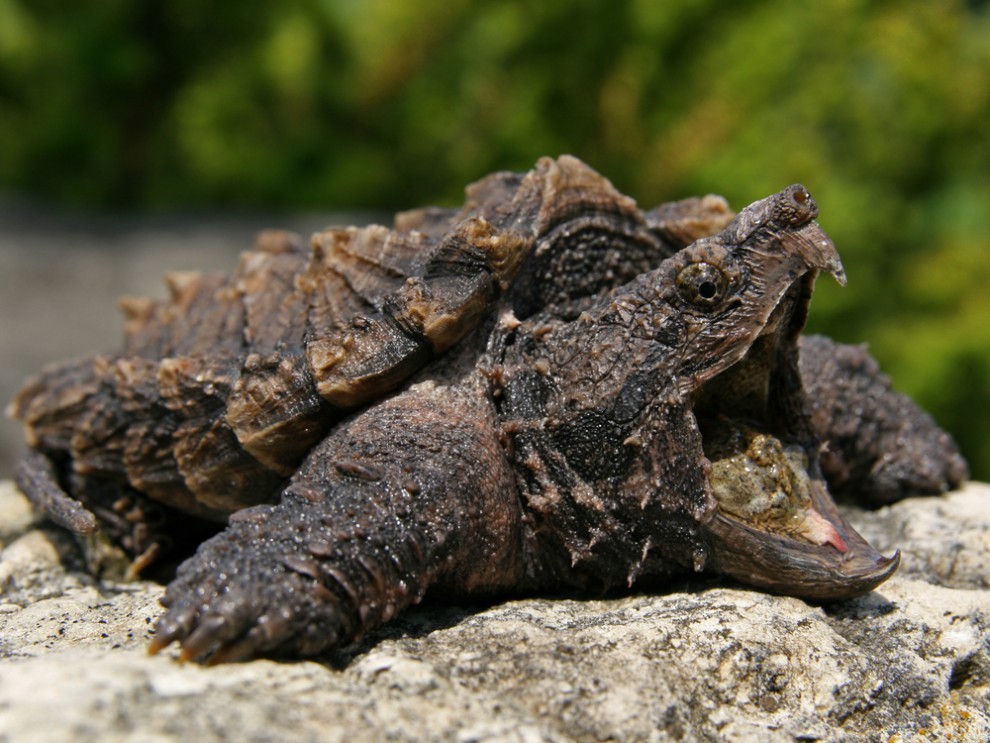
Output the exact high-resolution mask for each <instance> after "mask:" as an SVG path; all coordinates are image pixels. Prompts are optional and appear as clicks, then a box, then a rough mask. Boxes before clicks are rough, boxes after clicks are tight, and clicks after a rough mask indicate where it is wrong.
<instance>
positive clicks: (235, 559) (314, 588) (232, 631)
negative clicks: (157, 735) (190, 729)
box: [148, 523, 355, 664]
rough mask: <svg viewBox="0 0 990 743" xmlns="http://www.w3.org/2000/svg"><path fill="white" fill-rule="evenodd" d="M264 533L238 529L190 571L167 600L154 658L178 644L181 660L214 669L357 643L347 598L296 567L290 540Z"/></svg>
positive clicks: (184, 569) (189, 564)
mask: <svg viewBox="0 0 990 743" xmlns="http://www.w3.org/2000/svg"><path fill="white" fill-rule="evenodd" d="M260 531H261V530H259V529H258V528H257V525H246V524H243V523H238V524H233V525H231V527H229V528H228V529H227V531H225V532H223V533H221V534H219V535H217V536H216V537H214V538H212V539H210V540H209V541H207V542H205V543H204V544H203V545H202V546H201V547H200V549H199V550H198V551H197V553H196V555H195V556H194V557H192V558H191V559H189V560H187V561H186V562H185V563H183V565H182V566H181V567H180V568H179V571H178V574H177V576H176V578H175V580H174V581H173V582H172V583H171V584H170V585H169V586H168V589H167V591H166V593H165V597H164V598H163V599H162V603H163V604H165V606H166V607H167V608H166V611H165V613H164V614H163V615H162V617H161V618H160V619H159V620H158V622H157V624H156V625H155V637H154V639H153V640H152V641H151V644H150V646H149V648H148V651H149V652H150V653H152V654H154V653H158V652H160V651H161V650H162V649H164V648H166V647H168V646H169V645H171V644H172V643H173V642H177V643H179V644H180V646H181V648H182V649H181V652H180V655H179V657H180V659H181V660H195V661H206V662H208V663H211V664H212V663H221V662H228V661H237V660H243V659H246V658H251V657H255V656H259V655H292V656H301V655H313V654H316V653H318V652H320V651H321V650H324V649H326V648H328V647H331V646H333V645H336V644H338V643H339V642H341V641H345V640H348V639H351V637H353V635H354V634H355V631H354V630H355V627H354V624H355V622H354V620H353V618H351V617H350V616H349V614H350V612H348V611H347V610H346V609H345V606H344V604H343V602H342V601H341V597H340V596H338V595H337V594H335V593H334V592H332V591H331V590H329V589H327V588H325V587H324V586H323V585H322V584H321V583H320V582H319V581H318V580H317V579H316V578H315V577H313V576H311V575H306V574H305V573H304V572H301V571H300V570H299V569H293V568H292V567H290V566H291V565H293V564H295V563H296V562H297V561H294V560H293V559H292V557H291V552H290V551H288V550H287V548H288V549H291V547H290V546H289V545H291V535H288V536H289V539H287V540H285V541H284V542H283V541H281V540H279V539H277V538H276V539H272V538H271V537H270V536H268V535H265V536H263V535H262V534H261V533H260ZM252 532H257V533H252Z"/></svg>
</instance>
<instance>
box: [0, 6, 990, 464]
mask: <svg viewBox="0 0 990 743" xmlns="http://www.w3.org/2000/svg"><path fill="white" fill-rule="evenodd" d="M988 39H990V12H988V9H987V3H985V2H976V1H971V2H968V3H967V2H961V1H960V0H956V1H955V2H953V1H952V0H947V1H946V2H942V3H930V2H924V1H922V0H904V1H903V2H890V1H887V2H877V1H875V0H874V1H871V2H868V1H867V0H824V1H823V2H820V3H792V2H787V1H786V0H767V1H766V2H755V1H754V0H748V1H744V2H740V3H734V4H726V3H719V2H715V1H714V0H682V1H681V2H676V3H662V2H656V0H616V2H611V3H601V2H597V1H594V0H566V1H565V0H545V1H544V2H540V3H533V2H524V0H491V1H490V2H469V1H468V0H420V2H417V3H408V2H403V0H284V2H281V3H277V4H276V3H235V2H230V1H229V0H228V1H227V2H223V1H221V2H216V3H201V2H194V0H172V1H171V2H163V1H162V0H142V1H141V2H126V1H125V0H100V2H97V3H90V4H71V3H64V2H59V1H57V0H32V1H31V2H28V0H0V183H2V184H3V187H4V188H6V189H8V190H12V191H18V192H22V193H27V194H33V195H36V196H38V197H41V198H43V199H46V200H49V201H54V202H59V203H63V204H67V205H72V206H76V207H87V208H99V209H111V208H144V209H163V208H186V207H190V206H200V205H209V206H211V207H214V208H216V207H232V208H264V209H269V210H270V209H273V208H291V209H296V210H298V209H319V210H327V209H337V208H345V207H366V208H405V207H409V206H413V205H418V204H423V203H426V202H438V201H439V202H446V203H453V202H456V201H457V200H458V199H459V198H460V193H461V189H462V187H463V185H464V184H465V183H467V182H469V181H471V180H473V179H475V178H477V177H479V176H481V175H483V174H485V173H487V172H489V171H491V170H496V169H506V168H509V169H520V170H521V169H526V168H529V167H530V166H531V165H532V164H533V162H534V161H535V160H536V159H537V158H538V157H539V156H541V155H544V154H559V153H561V152H571V153H574V154H576V155H578V156H580V157H582V158H584V159H585V160H587V161H588V162H589V163H590V164H592V165H593V166H595V167H596V168H598V169H599V170H601V171H602V172H604V173H605V174H606V175H608V176H609V177H610V178H612V179H613V181H614V182H615V183H616V185H617V186H619V188H620V189H622V190H624V191H626V192H628V193H631V194H632V195H634V196H636V198H637V199H638V200H639V201H640V202H641V203H643V204H644V205H652V204H654V203H656V202H659V201H662V200H664V199H669V198H675V197H679V196H684V195H687V194H693V193H703V192H708V191H714V192H718V193H722V194H724V195H726V196H727V197H728V198H729V199H730V201H731V202H732V203H733V204H735V205H737V206H741V205H743V204H745V203H747V202H749V201H751V200H753V199H756V198H759V197H761V196H764V195H766V194H767V193H770V192H772V191H776V190H778V189H779V188H781V187H782V186H784V185H786V184H788V183H791V182H794V181H802V182H804V183H805V184H806V185H807V186H808V187H809V189H810V190H811V191H812V193H813V194H814V195H815V196H816V199H817V200H818V202H819V204H820V206H821V209H822V222H823V223H824V225H825V226H826V228H827V229H828V230H829V232H830V233H831V234H832V235H833V237H834V238H835V240H836V243H837V244H838V245H839V248H840V250H841V252H842V255H843V257H844V259H845V261H846V267H847V271H848V273H849V276H850V285H849V288H847V289H844V290H841V291H840V290H838V288H837V287H834V286H831V285H830V284H829V282H827V281H823V282H822V283H821V288H820V291H819V293H818V295H817V297H816V307H815V310H814V312H813V313H812V315H813V321H812V322H813V329H814V330H820V331H824V332H828V333H830V334H832V335H834V336H837V337H838V338H840V339H842V340H846V341H851V342H859V341H866V340H869V341H870V343H871V347H872V349H873V350H874V352H875V353H876V354H877V355H878V356H879V357H880V358H881V361H882V362H883V363H884V365H885V367H886V368H887V369H888V370H889V371H890V373H891V375H892V377H893V378H894V379H895V382H896V384H897V386H898V387H899V388H900V389H903V390H904V391H906V392H909V393H910V394H912V395H913V396H915V397H916V398H918V399H919V400H920V401H921V402H922V403H923V404H925V405H926V406H928V407H929V408H930V409H932V410H933V411H934V412H935V414H936V416H937V417H938V418H939V420H940V421H941V422H943V423H944V424H946V425H947V426H949V427H950V428H951V429H952V430H953V431H954V432H955V433H956V434H957V436H958V438H959V439H960V440H961V442H962V443H963V445H964V448H965V449H966V453H967V454H968V456H969V457H970V459H971V461H972V462H973V464H974V465H975V469H976V472H977V474H979V475H980V476H981V477H983V478H984V479H990V415H988V413H987V411H988V410H990V292H988V291H987V290H986V287H987V286H990V128H988V122H990V42H988Z"/></svg>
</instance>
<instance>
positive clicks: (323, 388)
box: [10, 156, 966, 661]
mask: <svg viewBox="0 0 990 743" xmlns="http://www.w3.org/2000/svg"><path fill="white" fill-rule="evenodd" d="M816 216H817V207H816V206H815V204H814V202H813V201H812V200H811V198H810V196H809V195H808V194H807V192H806V191H805V190H804V189H803V188H802V187H800V186H792V187H790V188H788V189H785V190H784V191H782V192H780V193H779V194H776V195H774V196H772V197H769V198H767V199H764V200H762V201H759V202H756V203H755V204H752V205H750V206H749V207H747V208H746V209H744V210H743V211H742V212H741V213H740V214H739V215H736V216H735V217H734V216H733V215H732V213H731V212H730V211H729V210H728V208H727V207H726V205H725V202H724V201H723V200H721V199H719V198H718V197H705V198H703V199H687V200H684V201H680V202H675V203H673V204H666V205H663V206H661V207H658V208H656V209H654V210H652V211H648V212H641V211H640V210H639V209H638V208H637V207H636V205H635V203H634V202H632V200H631V199H629V198H628V197H625V196H622V195H621V194H619V193H618V192H617V191H615V189H614V188H613V187H612V186H611V184H609V183H608V181H606V180H605V179H604V178H602V177H601V176H599V175H598V174H597V173H594V171H592V170H591V169H590V168H588V167H587V166H585V165H584V164H583V163H581V162H579V161H577V160H575V159H574V158H569V157H566V156H565V157H562V158H560V159H559V160H556V161H554V160H549V159H544V160H541V161H540V162H539V163H538V164H537V167H536V168H535V169H534V170H533V171H531V172H530V173H528V174H524V175H517V174H508V173H499V174H495V175H493V176H489V177H488V178H486V179H484V180H482V181H480V182H478V183H476V184H474V185H472V186H470V187H469V188H468V191H467V200H466V203H465V206H464V207H463V208H462V209H460V210H444V209H425V210H419V211H415V212H407V213H403V214H400V215H398V216H397V217H396V221H395V228H394V229H393V230H388V229H385V228H383V227H369V228H362V229H355V228H349V229H346V230H329V231H327V232H324V233H319V234H317V235H315V236H314V237H313V239H312V242H311V246H310V248H309V249H306V248H305V247H304V246H303V243H302V241H301V240H300V239H299V238H298V237H296V236H293V235H287V234H285V233H275V232H273V233H266V234H264V235H262V236H261V237H260V238H259V241H258V244H257V245H256V246H255V249H254V250H253V251H250V252H248V253H245V254H244V257H243V258H242V261H241V265H240V266H239V268H238V270H237V271H236V272H235V273H234V274H233V275H231V276H200V275H196V274H181V275H173V276H171V277H169V279H168V283H169V287H170V290H171V294H172V296H171V299H170V300H169V301H168V302H164V303H156V302H151V301H148V300H140V299H128V300H124V302H123V303H122V304H123V309H124V311H125V313H126V315H127V317H128V321H127V326H126V340H125V344H124V348H123V350H122V352H121V353H119V354H115V355H101V356H96V357H92V358H89V359H83V360H81V361H76V362H70V363H67V364H63V365H58V366H54V367H51V368H48V369H46V370H44V371H43V372H42V373H41V374H40V375H39V376H38V377H36V378H34V379H33V380H31V381H29V383H28V384H27V385H26V386H25V388H24V390H22V392H21V393H20V394H19V395H18V397H17V398H16V399H15V400H14V401H13V403H12V404H11V407H10V412H11V413H12V414H13V415H14V416H15V417H17V418H19V419H21V420H23V421H24V422H25V425H26V429H27V434H28V441H29V443H30V445H31V447H32V451H31V453H30V454H29V455H28V456H27V457H26V458H25V460H24V462H23V463H22V465H21V467H20V469H19V471H18V482H19V483H20V485H21V487H22V488H23V489H24V490H25V492H27V494H28V495H29V497H31V498H32V500H33V502H34V503H35V505H36V506H37V507H38V508H39V509H40V510H41V511H43V512H44V513H46V514H47V515H48V516H49V517H50V518H51V519H52V520H54V521H55V522H57V523H59V524H61V525H62V526H65V527H66V528H69V529H71V530H73V531H75V532H77V533H81V534H88V533H93V532H95V531H97V530H102V531H104V532H105V533H107V534H108V535H109V536H110V537H111V538H112V539H114V540H115V541H117V542H119V543H120V544H121V545H122V546H123V547H124V548H125V549H126V550H128V552H129V553H130V554H131V555H133V556H134V559H135V572H137V571H139V570H140V569H143V568H144V567H146V566H147V565H150V564H153V563H154V562H155V561H156V560H158V559H159V558H160V555H161V554H162V553H164V552H166V551H167V547H168V545H169V544H170V543H173V542H176V541H179V542H181V541H182V537H183V536H186V537H187V538H195V537H193V536H192V535H198V534H200V533H201V531H200V530H201V529H202V527H203V525H204V524H207V523H208V522H210V521H212V522H216V523H217V524H221V523H224V522H226V528H224V529H223V530H222V531H220V533H218V534H217V535H216V536H214V537H213V538H211V539H208V540H207V541H205V542H203V543H202V545H201V546H200V547H199V549H198V551H197V553H196V554H195V556H193V557H192V558H191V559H189V560H188V561H187V562H186V563H184V564H183V565H182V566H181V567H180V568H179V570H178V574H177V575H176V577H175V580H174V581H173V582H172V583H171V584H170V585H169V587H168V591H167V593H166V597H165V600H164V602H165V604H166V607H167V610H166V612H165V614H164V615H163V617H162V618H161V619H160V621H159V623H158V625H157V634H156V638H155V640H154V642H153V644H152V649H153V650H159V649H161V648H163V647H165V646H167V645H168V644H170V643H171V642H173V641H177V642H179V643H181V645H182V653H183V656H184V657H187V658H196V659H210V660H213V661H218V660H230V659H237V658H245V657H251V656H254V655H258V654H279V655H312V654H315V653H319V652H321V651H323V650H326V649H328V648H332V647H338V646H341V645H344V644H347V643H350V642H353V641H355V640H357V639H358V638H360V637H361V636H362V635H363V634H364V633H365V632H366V631H367V630H368V629H370V628H372V627H374V626H376V625H377V624H379V623H381V622H383V621H387V620H388V619H390V618H391V617H393V616H394V615H395V614H396V613H397V612H399V611H401V610H402V609H403V608H405V607H406V606H408V605H409V604H410V603H414V602H418V601H419V600H420V599H421V598H422V597H423V596H424V595H426V593H427V592H429V593H430V594H434V595H436V594H441V595H444V594H446V595H459V596H464V595H479V594H481V595H485V594H499V593H506V592H509V591H527V592H531V591H540V590H556V589H560V588H562V587H570V588H573V589H578V590H589V589H590V590H595V591H601V590H607V589H610V588H612V587H616V586H628V585H632V584H633V583H634V582H636V581H637V580H640V579H651V580H656V579H663V578H667V577H670V576H674V575H677V574H683V573H685V572H690V571H700V570H704V569H709V570H714V571H716V572H721V573H726V574H728V575H731V576H733V577H735V578H737V579H739V580H741V581H743V582H746V583H749V584H751V585H755V586H760V587H764V588H766V589H768V590H774V591H780V592H784V593H791V594H794V595H798V596H805V597H808V598H812V599H834V598H841V597H844V596H849V595H855V594H857V593H862V592H864V591H868V590H870V589H871V588H872V587H873V586H875V585H876V584H878V583H879V582H881V581H882V580H884V579H885V578H886V577H887V576H889V575H890V573H891V572H892V571H893V570H894V569H895V568H896V565H897V558H896V556H895V557H894V558H884V557H883V556H881V555H879V554H877V553H876V552H875V551H874V550H872V548H871V547H870V546H869V545H868V544H867V543H866V542H865V541H864V540H863V539H862V538H861V537H860V536H859V535H858V534H856V533H855V530H853V529H852V527H850V526H849V525H848V524H847V523H846V522H845V521H844V520H843V519H842V517H841V516H840V515H839V514H838V511H837V510H836V509H835V506H834V503H833V502H832V500H831V498H830V496H829V494H828V490H827V488H826V483H825V480H824V478H823V475H822V470H821V469H820V468H819V459H821V464H822V467H823V469H824V474H825V476H827V477H829V478H830V479H831V480H832V481H834V483H835V484H837V485H840V486H841V487H842V489H843V492H845V493H850V494H853V495H857V494H859V495H862V496H864V497H865V498H867V499H873V500H874V501H885V500H889V499H891V498H894V497H901V496H903V495H907V494H910V493H914V492H939V491H941V490H944V489H946V488H948V487H951V486H953V485H956V484H958V483H959V481H960V480H961V479H963V478H964V477H965V476H966V470H965V464H964V463H963V462H962V460H961V459H960V458H959V456H958V452H956V450H955V447H954V445H953V444H952V443H951V440H950V439H949V438H948V437H947V436H946V435H945V434H943V433H941V432H938V431H937V429H935V428H934V424H933V423H932V422H931V420H930V419H929V418H927V417H926V416H925V415H924V414H923V413H921V411H919V410H917V408H916V407H915V406H914V405H913V404H912V403H910V402H909V401H907V400H905V399H904V398H902V397H901V396H898V395H896V394H894V393H892V392H890V390H889V388H888V386H887V383H886V380H885V379H884V378H883V377H882V375H880V374H879V371H878V370H877V369H876V366H875V364H874V363H873V362H872V361H871V360H869V358H868V357H867V356H865V353H864V352H863V351H862V350H861V349H857V348H849V347H843V346H838V345H835V344H831V343H830V342H828V341H823V340H822V341H818V340H815V341H810V342H807V343H806V344H805V345H803V346H802V347H801V348H802V351H801V354H800V356H801V361H800V366H799V363H798V359H799V351H798V348H799V346H798V343H799V341H798V336H799V333H800V330H801V327H802V326H803V324H804V319H805V316H806V313H807V307H808V301H809V299H810V295H811V291H812V287H813V284H814V280H815V276H816V275H817V273H818V272H819V271H825V272H828V273H831V274H833V275H834V276H835V277H836V278H837V279H839V280H840V281H843V280H844V276H843V274H842V268H841V264H840V263H839V259H838V256H837V254H836V253H835V250H834V247H833V246H832V244H831V242H830V241H829V239H828V238H827V236H826V235H825V234H824V232H822V231H821V229H820V228H819V227H818V225H817V223H815V221H814V219H815V217H816ZM867 398H868V399H869V402H870V407H869V412H868V414H867V415H866V416H865V417H864V416H863V415H862V412H861V411H863V410H864V405H865V404H866V403H865V400H866V399H867ZM713 430H717V431H721V432H728V436H723V437H722V439H724V440H728V441H730V442H731V441H734V440H736V439H740V440H741V439H743V438H745V436H746V435H748V434H747V433H746V432H748V431H758V432H760V435H761V436H762V438H761V439H760V440H761V441H764V440H765V441H768V442H770V444H768V450H769V449H773V450H780V451H784V450H785V449H786V450H787V451H789V452H791V454H790V455H789V456H790V458H789V459H788V460H787V461H788V462H804V463H805V464H804V465H802V466H801V467H797V466H796V465H795V467H797V469H795V468H794V467H791V469H788V471H787V472H786V473H785V474H786V477H784V476H782V475H780V473H779V472H778V470H779V469H780V466H778V464H774V462H772V461H769V460H768V461H766V462H762V461H755V460H754V461H753V462H752V463H750V464H746V462H747V461H748V460H746V459H745V457H744V456H743V455H741V454H740V455H739V456H730V458H729V459H728V460H726V461H728V462H730V464H729V465H727V466H722V467H720V468H719V472H720V473H727V474H720V475H719V477H722V478H726V479H728V480H733V479H734V478H736V476H737V474H738V483H736V484H735V485H734V486H733V487H734V492H736V493H738V492H740V488H742V493H743V496H744V497H745V495H746V490H745V487H750V486H748V485H746V483H749V482H750V480H751V479H752V478H749V479H747V477H745V476H743V474H742V473H741V472H737V471H736V470H734V469H733V468H734V467H737V466H738V467H740V468H742V469H746V470H747V471H748V470H750V469H751V468H752V467H757V468H763V469H762V470H761V471H765V474H766V476H767V477H765V478H764V479H763V480H761V482H771V483H773V482H776V483H777V484H776V485H771V486H769V487H770V489H771V490H774V492H773V493H769V494H768V493H762V492H761V493H753V494H752V495H753V498H754V502H758V503H764V502H766V503H767V504H769V505H768V506H767V508H771V509H777V508H780V507H784V508H785V510H784V511H782V512H783V513H785V514H787V519H786V521H787V529H786V531H784V532H781V531H780V530H779V529H777V527H776V526H774V525H775V524H778V523H780V522H781V518H780V516H779V514H778V515H776V516H773V517H771V516H772V514H770V515H768V513H767V512H766V509H764V511H763V512H760V513H757V514H756V515H755V516H753V517H752V518H749V517H743V518H742V519H741V520H740V518H737V517H735V516H733V515H732V513H729V512H727V511H726V510H725V509H722V508H720V507H719V502H718V500H717V498H716V492H717V491H716V489H714V488H713V486H712V482H711V473H712V471H713V467H712V465H711V463H710V461H709V459H708V455H707V453H706V452H708V449H706V446H708V439H709V438H710V437H711V432H712V431H713ZM878 431H879V432H882V434H880V435H878V433H877V432H878ZM905 441H906V442H908V445H907V451H908V452H909V453H910V455H911V456H898V454H897V451H898V450H901V451H903V450H905V444H904V442H905ZM729 447H730V449H731V444H730V445H729ZM774 447H776V449H774ZM743 449H745V446H743ZM795 452H797V453H795ZM729 454H730V455H733V452H731V451H730V452H729ZM713 456H715V455H713ZM719 456H722V455H721V454H720V455H719ZM755 456H757V458H759V454H757V455H755ZM737 461H738V462H742V464H740V465H736V464H733V463H735V462H737ZM780 461H781V462H782V461H784V460H783V459H781V460H780ZM788 467H790V465H788ZM785 469H786V468H785ZM767 478H770V479H769V480H768V479H767ZM773 478H777V479H776V480H774V479H773ZM796 493H800V498H799V497H798V496H797V495H796ZM768 496H772V497H768ZM743 510H745V509H743ZM747 519H749V520H747Z"/></svg>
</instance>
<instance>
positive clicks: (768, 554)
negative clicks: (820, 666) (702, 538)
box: [707, 480, 901, 601]
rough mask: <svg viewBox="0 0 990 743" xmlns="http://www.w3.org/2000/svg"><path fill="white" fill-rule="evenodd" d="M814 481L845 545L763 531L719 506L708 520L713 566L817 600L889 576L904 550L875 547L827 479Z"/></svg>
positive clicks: (821, 507)
mask: <svg viewBox="0 0 990 743" xmlns="http://www.w3.org/2000/svg"><path fill="white" fill-rule="evenodd" d="M816 485H817V486H818V487H816V488H815V490H816V491H818V493H819V494H818V496H817V497H813V502H814V508H815V510H816V511H817V513H819V514H821V516H823V517H824V518H825V519H826V520H827V521H828V523H829V524H830V525H831V527H832V528H833V529H834V530H835V532H836V533H837V534H838V535H839V536H840V537H841V540H842V545H843V546H844V547H845V549H844V550H840V549H839V548H838V547H836V545H835V544H833V543H831V542H829V543H826V544H814V543H812V542H808V541H804V540H800V539H796V538H794V537H790V536H786V535H781V534H775V533H772V532H769V531H765V530H762V529H759V528H757V527H754V526H751V525H750V524H747V523H745V522H744V521H742V520H740V519H737V518H735V517H733V516H732V515H731V514H728V513H725V512H724V511H722V510H721V509H720V508H716V509H715V511H714V513H713V514H712V518H711V520H710V521H709V522H708V524H707V528H708V531H709V533H710V535H711V540H712V552H713V557H714V560H713V563H714V567H715V568H716V569H717V570H718V571H719V572H722V573H726V574H727V575H730V576H732V577H733V578H735V579H736V580H738V581H740V582H742V583H745V584H747V585H751V586H756V587H758V588H761V589H764V590H767V591H771V592H773V593H781V594H785V595H788V596H796V597H798V598H803V599H810V600H816V601H833V600H838V599H846V598H852V597H854V596H859V595H862V594H864V593H868V592H869V591H872V590H873V589H874V588H876V587H877V586H878V585H880V584H881V583H883V582H884V581H885V580H887V578H889V577H890V576H891V575H893V574H894V572H895V571H896V570H897V566H898V565H899V564H900V559H901V556H900V552H899V551H898V552H895V553H894V555H893V556H892V557H884V556H883V555H882V554H880V553H879V552H877V550H875V549H874V548H873V547H872V546H871V545H870V544H869V542H867V541H866V540H865V539H864V538H863V537H862V536H860V535H859V533H857V532H856V530H855V529H853V528H852V526H850V525H849V523H848V522H847V521H846V520H845V519H844V518H843V517H842V515H841V514H839V512H838V509H836V507H835V503H834V502H833V501H832V498H831V497H830V496H829V495H828V492H827V491H826V489H825V486H824V483H823V482H822V481H821V480H819V481H817V483H816Z"/></svg>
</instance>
